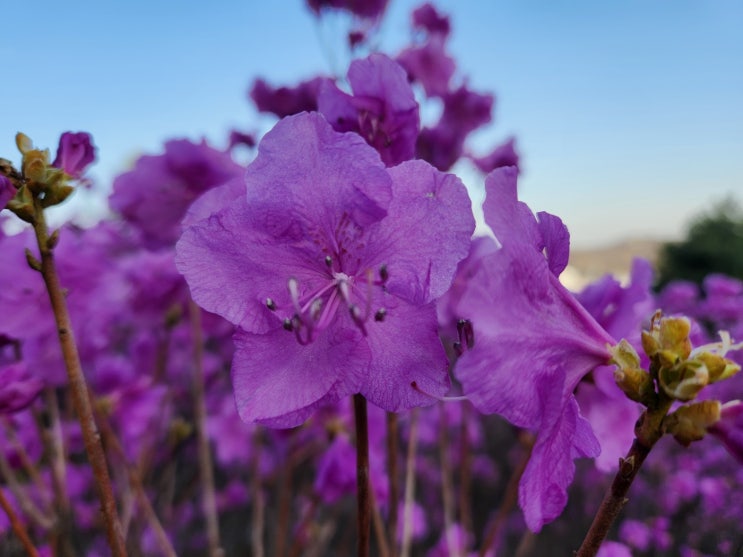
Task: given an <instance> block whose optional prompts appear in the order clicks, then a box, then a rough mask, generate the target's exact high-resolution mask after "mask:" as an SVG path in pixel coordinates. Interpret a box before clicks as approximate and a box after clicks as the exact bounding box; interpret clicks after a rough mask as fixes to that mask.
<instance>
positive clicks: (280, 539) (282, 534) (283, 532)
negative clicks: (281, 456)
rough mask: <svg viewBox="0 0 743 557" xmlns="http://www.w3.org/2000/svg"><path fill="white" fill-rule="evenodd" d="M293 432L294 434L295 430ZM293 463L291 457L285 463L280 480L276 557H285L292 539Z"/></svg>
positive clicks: (292, 443) (291, 448)
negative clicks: (290, 529) (289, 541)
mask: <svg viewBox="0 0 743 557" xmlns="http://www.w3.org/2000/svg"><path fill="white" fill-rule="evenodd" d="M291 431H292V432H293V431H294V430H291ZM290 435H291V434H290ZM293 441H294V437H293V436H292V439H291V441H290V445H289V450H288V451H287V452H288V454H289V455H291V454H292V453H293V451H294V442H293ZM293 461H294V459H293V458H291V456H289V457H288V458H287V459H286V460H285V461H284V463H283V465H282V466H281V471H280V473H279V478H278V483H279V489H278V500H279V509H278V517H277V520H276V524H277V526H276V537H275V538H274V541H275V543H274V546H275V548H276V549H275V551H274V553H275V555H276V557H284V553H285V552H286V542H287V541H288V540H289V539H291V532H289V519H290V515H291V495H292V473H293V470H294V466H293V464H294V462H293Z"/></svg>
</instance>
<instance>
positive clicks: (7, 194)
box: [0, 175, 16, 211]
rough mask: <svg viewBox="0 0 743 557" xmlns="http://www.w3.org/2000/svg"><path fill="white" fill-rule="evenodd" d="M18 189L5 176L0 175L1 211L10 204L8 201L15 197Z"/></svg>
mask: <svg viewBox="0 0 743 557" xmlns="http://www.w3.org/2000/svg"><path fill="white" fill-rule="evenodd" d="M15 193H16V189H15V187H13V183H12V182H11V181H10V180H8V179H7V178H6V177H5V176H2V175H0V211H2V210H3V209H4V208H5V206H6V205H7V204H8V201H10V200H11V199H13V197H14V196H15Z"/></svg>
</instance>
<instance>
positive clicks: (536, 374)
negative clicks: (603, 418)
mask: <svg viewBox="0 0 743 557" xmlns="http://www.w3.org/2000/svg"><path fill="white" fill-rule="evenodd" d="M516 176H517V170H516V169H515V168H513V167H506V168H501V169H498V170H496V171H494V172H493V173H491V174H490V175H489V176H488V177H487V179H486V181H485V187H486V191H487V198H486V200H485V203H484V207H483V208H484V213H485V220H486V222H487V223H488V224H489V225H490V227H491V228H492V230H493V232H494V233H495V235H496V238H497V239H498V241H499V243H500V244H501V248H500V249H499V250H497V251H495V252H490V253H486V254H485V255H484V256H483V257H482V258H481V259H480V262H479V268H478V269H477V270H476V271H475V272H474V273H472V275H471V278H470V280H469V284H468V286H467V287H466V288H465V291H464V292H463V293H462V294H461V298H460V300H459V303H458V305H457V312H458V314H459V316H460V317H462V318H467V319H470V320H471V322H472V324H473V327H474V331H475V334H474V338H475V342H474V347H473V348H472V349H471V350H468V351H467V352H465V353H464V355H463V356H462V357H461V358H460V359H459V361H458V362H457V365H456V374H457V376H458V377H459V379H460V380H461V382H462V387H463V391H464V393H465V395H466V396H467V397H468V398H469V399H470V400H471V401H472V403H473V404H474V405H475V407H477V409H478V410H480V411H481V412H484V413H497V414H500V415H502V416H504V417H505V418H506V419H508V420H509V421H511V422H512V423H513V424H515V425H517V426H519V427H522V428H526V429H529V430H531V431H533V432H535V433H536V434H537V439H536V444H535V446H534V449H533V452H532V457H531V460H530V461H529V464H528V466H527V468H526V470H525V472H524V475H523V477H522V479H521V484H520V488H519V502H520V505H521V507H522V509H523V510H524V514H525V518H526V523H527V525H528V526H529V528H531V529H532V530H534V531H537V530H539V529H541V527H542V526H543V525H544V524H545V523H546V522H549V521H550V520H552V519H554V518H555V517H557V516H558V515H559V514H560V512H561V511H562V509H563V507H564V506H565V503H566V500H567V494H566V489H567V486H568V484H569V483H570V482H571V481H572V478H573V475H574V472H575V466H574V464H573V459H574V458H576V457H579V456H590V457H593V456H596V455H597V454H598V453H599V450H600V447H599V444H598V442H597V440H596V438H595V436H594V434H593V432H592V430H591V426H590V425H589V423H588V422H587V421H586V420H585V418H583V417H582V416H581V414H580V411H579V409H578V404H577V402H576V400H575V397H574V396H573V391H574V389H575V387H576V386H577V385H578V382H579V381H580V380H581V378H582V377H583V376H584V375H586V374H587V373H589V372H590V371H591V370H592V369H593V368H594V367H596V366H598V365H602V364H606V363H607V362H608V361H609V358H610V354H609V351H608V345H614V344H616V341H615V340H614V339H613V338H612V337H611V336H609V334H608V333H607V332H606V331H604V330H603V329H602V328H601V327H600V326H599V325H598V323H596V321H595V320H594V319H593V318H592V317H591V316H590V315H589V314H588V312H586V310H585V309H584V308H583V307H582V306H581V305H580V304H579V303H578V302H577V301H576V300H575V298H574V297H573V296H572V295H571V294H570V293H569V292H568V291H567V290H566V289H565V288H564V287H563V286H562V285H561V284H560V282H559V280H558V275H559V273H560V272H561V271H562V270H563V269H564V268H565V265H566V264H567V253H568V245H567V243H568V234H567V229H566V228H565V227H564V225H563V224H562V223H561V222H560V220H559V219H558V218H557V217H554V216H552V215H549V214H547V213H539V214H538V217H539V220H537V219H535V218H534V215H533V214H532V212H531V211H530V210H529V208H528V207H527V206H526V205H525V204H524V203H520V202H519V201H518V199H517V197H516ZM544 252H546V257H545V254H544Z"/></svg>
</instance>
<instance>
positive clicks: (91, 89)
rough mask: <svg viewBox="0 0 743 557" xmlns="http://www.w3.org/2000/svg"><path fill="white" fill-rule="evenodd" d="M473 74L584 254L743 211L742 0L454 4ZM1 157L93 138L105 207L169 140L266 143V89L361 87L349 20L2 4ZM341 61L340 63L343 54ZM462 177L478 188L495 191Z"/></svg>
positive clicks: (214, 9) (256, 12)
mask: <svg viewBox="0 0 743 557" xmlns="http://www.w3.org/2000/svg"><path fill="white" fill-rule="evenodd" d="M417 4H418V3H417V2H412V1H410V0H391V5H390V10H389V11H388V14H387V16H386V18H385V21H384V23H383V27H382V34H381V40H382V44H383V45H385V46H387V47H388V48H387V49H386V50H387V51H388V52H391V53H395V52H397V51H398V50H399V48H400V47H402V46H403V45H404V44H405V42H406V41H407V38H408V17H409V15H408V14H409V13H410V11H411V9H412V8H413V7H414V6H416V5H417ZM437 5H438V6H440V7H441V9H442V10H443V11H445V12H448V13H449V14H450V15H451V16H452V22H453V37H452V38H451V40H450V51H451V52H452V54H453V55H454V56H455V58H456V59H457V61H458V62H459V75H460V76H467V77H468V80H469V83H470V85H471V86H472V87H473V88H475V89H477V90H484V91H493V92H495V94H496V97H497V101H496V113H495V122H494V124H493V125H492V126H491V127H490V128H489V129H488V130H486V131H484V132H481V133H478V135H477V139H478V142H477V144H478V145H480V144H481V145H482V146H483V148H485V147H486V146H488V145H490V144H492V143H493V142H495V141H500V140H502V139H505V138H506V137H507V136H509V135H511V134H514V135H516V136H517V141H518V147H519V150H520V152H521V155H522V160H523V168H524V172H523V179H522V181H521V192H522V196H523V198H524V199H525V200H526V201H527V202H528V203H529V204H530V205H531V206H532V208H533V209H535V210H548V211H550V212H553V213H555V214H558V215H560V216H561V217H562V218H563V220H564V221H565V222H566V223H567V224H568V226H569V228H570V229H571V232H572V234H573V240H574V245H577V246H591V245H600V244H602V243H606V242H611V241H613V240H618V239H621V238H623V237H627V236H639V235H652V236H656V237H661V238H668V237H674V236H678V235H679V234H680V233H681V230H682V229H683V226H684V224H685V223H686V222H687V221H688V219H689V218H690V217H691V216H692V215H694V214H696V213H698V212H699V211H700V210H703V209H704V208H705V207H707V206H709V204H710V203H711V202H712V201H713V200H719V199H722V198H723V197H724V196H725V195H726V194H728V193H729V194H733V195H736V196H737V197H738V199H739V200H740V201H742V202H743V31H741V29H743V3H742V2H738V1H732V0H727V1H725V0H721V1H717V0H715V1H708V2H704V1H701V0H699V1H693V2H692V1H687V0H667V1H661V0H625V1H618V0H616V1H615V0H603V1H600V2H597V1H595V0H593V1H584V0H570V1H568V0H564V1H559V0H539V1H537V0H508V1H506V0H502V1H501V0H490V1H475V0H470V1H461V0H460V1H456V0H443V1H441V2H438V3H437ZM2 10H3V20H4V22H5V25H4V26H3V33H2V34H1V35H0V60H2V65H3V69H4V72H3V75H4V80H3V87H2V88H0V106H2V112H1V113H0V114H2V116H0V156H3V157H6V158H11V159H12V160H15V161H17V160H18V159H17V152H16V150H15V146H14V142H13V137H14V135H15V132H16V131H18V130H22V131H24V132H25V133H27V134H28V135H29V136H31V137H32V139H33V140H34V141H35V143H36V144H37V145H39V146H44V145H48V146H50V147H51V148H52V150H54V148H55V147H56V142H57V138H58V136H59V134H60V133H61V132H63V131H65V130H87V131H90V132H91V133H92V134H93V136H94V138H95V142H96V144H97V146H98V155H99V159H98V163H97V165H96V167H95V169H94V172H93V175H94V177H95V178H97V180H98V184H99V185H98V187H99V188H100V189H101V190H106V189H107V188H109V187H110V182H111V180H112V178H113V176H114V175H115V174H116V173H118V172H119V171H121V170H123V169H125V168H126V167H127V165H129V164H131V161H132V158H133V157H134V156H135V155H136V154H137V153H141V152H157V151H159V149H160V146H161V145H162V143H163V141H164V140H166V139H167V138H171V137H188V138H191V139H199V138H201V137H202V136H204V137H206V138H207V139H208V140H210V142H212V143H213V144H214V145H216V146H220V147H223V146H224V145H225V141H226V133H227V131H228V129H229V128H231V127H240V128H243V129H254V130H264V129H265V128H266V126H267V125H269V123H270V121H269V120H267V119H266V118H264V117H258V116H257V115H256V114H255V112H254V111H253V109H252V107H251V106H250V105H249V104H248V102H247V101H246V97H245V92H246V89H247V88H248V86H249V84H250V83H251V81H252V79H253V78H254V77H255V76H259V75H260V76H264V77H265V78H267V79H268V80H269V81H271V82H273V83H277V84H279V83H281V84H283V83H294V82H296V81H298V80H300V79H303V78H307V77H311V76H313V75H314V74H317V73H325V74H328V73H344V71H345V63H346V62H347V58H346V56H345V55H344V54H340V53H338V52H337V48H336V47H337V46H338V45H339V44H341V42H342V38H341V37H340V36H339V35H340V33H341V32H342V27H341V26H340V25H339V23H340V22H339V21H337V20H335V21H329V22H326V24H324V25H321V26H319V25H318V24H317V22H316V20H315V18H314V17H312V16H311V15H310V14H309V12H308V10H307V9H306V8H305V7H304V4H303V2H302V1H300V0H276V1H274V2H258V1H257V0H240V1H238V0H215V1H213V2H193V1H187V0H183V1H179V2H176V1H173V0H149V1H147V2H145V1H142V0H128V1H126V2H114V1H112V0H103V1H101V0H98V1H92V0H90V1H81V0H69V1H67V2H57V1H51V0H41V1H37V2H34V3H33V9H31V4H29V3H26V2H3V3H2ZM334 52H335V54H333V53H334ZM463 178H464V179H465V181H466V182H468V183H469V184H470V185H471V186H472V187H473V188H474V189H477V188H478V187H479V178H478V177H477V176H476V175H475V174H474V173H470V172H466V171H465V173H464V174H463Z"/></svg>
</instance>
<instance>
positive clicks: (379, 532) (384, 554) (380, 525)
mask: <svg viewBox="0 0 743 557" xmlns="http://www.w3.org/2000/svg"><path fill="white" fill-rule="evenodd" d="M369 497H370V498H371V507H372V524H373V526H374V537H375V539H376V540H377V545H378V551H379V557H390V548H389V544H388V542H387V532H386V531H385V529H384V520H383V519H382V513H381V512H380V510H379V505H378V504H377V499H376V497H375V496H374V490H373V489H370V490H369Z"/></svg>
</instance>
